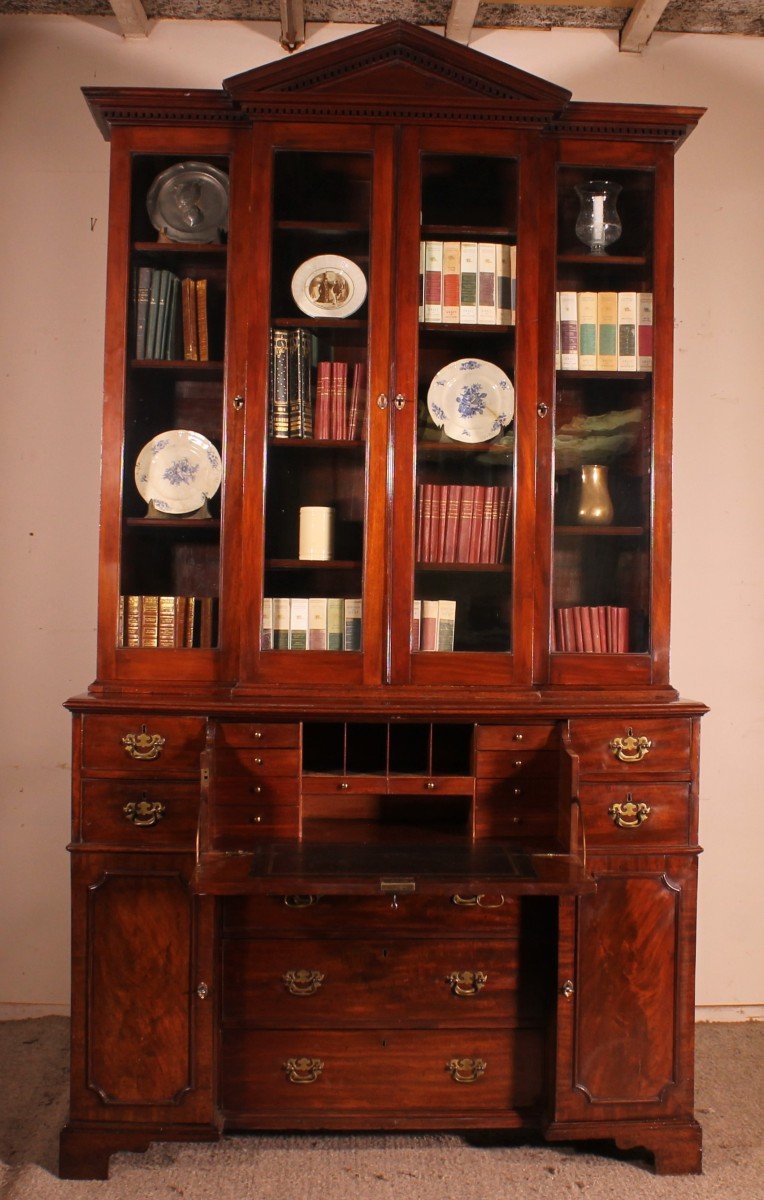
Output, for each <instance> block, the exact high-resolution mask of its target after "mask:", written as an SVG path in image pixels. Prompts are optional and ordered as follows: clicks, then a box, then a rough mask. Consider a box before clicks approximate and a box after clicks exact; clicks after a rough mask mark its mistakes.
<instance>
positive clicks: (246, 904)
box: [223, 893, 544, 938]
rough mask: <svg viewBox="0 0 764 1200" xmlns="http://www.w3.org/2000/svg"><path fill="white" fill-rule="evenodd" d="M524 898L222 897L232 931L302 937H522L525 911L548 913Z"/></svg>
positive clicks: (225, 925)
mask: <svg viewBox="0 0 764 1200" xmlns="http://www.w3.org/2000/svg"><path fill="white" fill-rule="evenodd" d="M478 899H480V903H478ZM522 903H523V902H521V901H519V900H517V899H514V898H513V899H502V897H501V895H500V893H490V894H488V893H487V894H486V895H484V896H482V897H480V898H479V897H478V896H474V895H470V896H459V897H456V898H454V897H446V896H444V897H440V896H405V895H401V896H398V897H397V907H395V908H394V907H393V904H392V899H391V897H389V896H230V897H227V898H226V899H225V901H224V902H223V930H224V933H226V934H228V935H233V934H238V935H242V936H246V935H257V936H263V934H266V933H270V934H273V935H277V936H278V937H301V938H305V937H306V936H322V937H337V938H344V937H345V936H347V935H349V934H352V933H371V932H376V931H380V932H383V933H384V935H385V937H390V936H393V937H411V936H412V935H414V934H417V935H419V936H423V937H426V936H431V937H436V938H452V937H455V938H459V937H480V936H483V935H485V934H486V933H490V934H491V935H492V936H494V937H517V936H518V930H519V928H520V918H521V914H522V916H523V919H524V921H526V923H527V921H528V920H532V919H533V918H534V916H535V915H536V914H538V915H539V916H541V915H542V914H543V907H544V906H543V905H539V904H538V903H537V904H536V905H535V907H534V908H532V909H530V910H529V909H527V908H523V907H521V905H522ZM528 914H530V915H528Z"/></svg>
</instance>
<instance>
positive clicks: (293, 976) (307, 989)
mask: <svg viewBox="0 0 764 1200" xmlns="http://www.w3.org/2000/svg"><path fill="white" fill-rule="evenodd" d="M281 978H282V979H283V981H284V987H285V988H286V990H287V991H288V992H289V994H290V996H313V995H315V993H316V992H317V991H318V989H319V988H320V987H321V984H322V983H323V982H324V980H325V979H326V976H325V975H324V974H323V973H322V972H321V971H312V970H308V969H305V968H300V969H299V970H296V971H287V973H286V975H282V977H281Z"/></svg>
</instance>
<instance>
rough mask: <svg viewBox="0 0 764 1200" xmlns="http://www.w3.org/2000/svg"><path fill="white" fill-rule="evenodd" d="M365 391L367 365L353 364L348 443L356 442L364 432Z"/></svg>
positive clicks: (347, 433)
mask: <svg viewBox="0 0 764 1200" xmlns="http://www.w3.org/2000/svg"><path fill="white" fill-rule="evenodd" d="M365 389H366V364H365V363H353V371H352V375H351V382H350V405H349V410H348V425H347V432H346V436H347V439H348V441H350V442H354V441H357V440H358V439H359V438H360V437H361V433H362V430H363V418H364V410H365V408H366V404H365Z"/></svg>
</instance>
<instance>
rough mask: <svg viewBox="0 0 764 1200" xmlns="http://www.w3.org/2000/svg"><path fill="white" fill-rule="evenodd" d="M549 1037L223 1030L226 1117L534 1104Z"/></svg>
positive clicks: (535, 1032)
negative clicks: (261, 1113)
mask: <svg viewBox="0 0 764 1200" xmlns="http://www.w3.org/2000/svg"><path fill="white" fill-rule="evenodd" d="M543 1066H544V1034H543V1031H542V1030H541V1029H517V1030H512V1029H508V1030H498V1031H493V1030H490V1031H489V1030H481V1029H476V1030H473V1029H469V1028H465V1029H460V1030H450V1031H449V1030H432V1029H418V1030H395V1029H393V1030H385V1029H381V1030H376V1031H374V1032H371V1031H362V1030H354V1031H353V1030H350V1031H349V1030H342V1029H330V1030H327V1029H316V1030H301V1031H299V1032H293V1031H292V1032H289V1031H284V1030H264V1031H250V1030H225V1031H224V1032H223V1035H222V1043H221V1051H220V1072H221V1102H222V1107H223V1110H224V1111H225V1112H226V1113H227V1114H231V1115H234V1114H242V1115H243V1114H249V1113H251V1114H255V1113H257V1112H258V1110H260V1111H267V1112H270V1113H273V1112H278V1113H279V1114H281V1115H282V1116H283V1118H284V1121H285V1124H286V1122H287V1119H288V1118H289V1117H290V1116H296V1115H297V1114H300V1113H305V1114H313V1113H320V1114H321V1115H322V1116H324V1115H327V1116H328V1115H331V1114H343V1113H350V1112H354V1113H358V1112H361V1113H364V1114H366V1115H372V1114H377V1113H378V1114H389V1115H390V1116H391V1117H398V1116H400V1115H401V1114H403V1113H406V1112H423V1113H438V1114H440V1113H442V1114H444V1115H445V1114H448V1113H453V1114H458V1113H462V1112H468V1113H475V1112H487V1111H493V1112H506V1111H507V1110H508V1109H514V1108H527V1107H530V1106H531V1105H536V1104H537V1103H538V1102H539V1101H540V1100H541V1099H542V1096H543V1091H544V1070H543Z"/></svg>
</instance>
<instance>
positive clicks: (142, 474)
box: [135, 429, 223, 514]
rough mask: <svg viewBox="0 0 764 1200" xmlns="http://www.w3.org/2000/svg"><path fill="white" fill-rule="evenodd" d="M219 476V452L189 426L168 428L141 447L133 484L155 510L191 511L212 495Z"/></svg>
mask: <svg viewBox="0 0 764 1200" xmlns="http://www.w3.org/2000/svg"><path fill="white" fill-rule="evenodd" d="M222 478H223V464H222V463H221V461H220V455H219V454H218V452H217V450H216V449H215V447H214V446H213V444H212V442H210V441H209V440H208V439H207V438H206V437H204V435H203V434H201V433H194V431H193V429H168V430H167V431H166V432H165V433H159V434H157V436H156V437H155V438H152V439H151V441H150V442H147V443H146V445H145V446H144V447H143V449H142V450H141V452H140V454H139V455H138V459H137V462H136V464H135V485H136V487H137V488H138V491H139V492H140V494H141V496H142V497H143V499H144V500H145V501H146V502H147V503H151V502H153V504H154V507H155V508H156V509H158V510H159V512H163V513H170V514H173V513H175V514H177V513H189V512H194V511H195V510H196V509H197V508H201V507H202V505H203V504H204V502H205V500H208V499H209V498H210V497H211V496H214V495H215V492H216V491H217V490H218V488H219V487H220V481H221V479H222Z"/></svg>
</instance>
